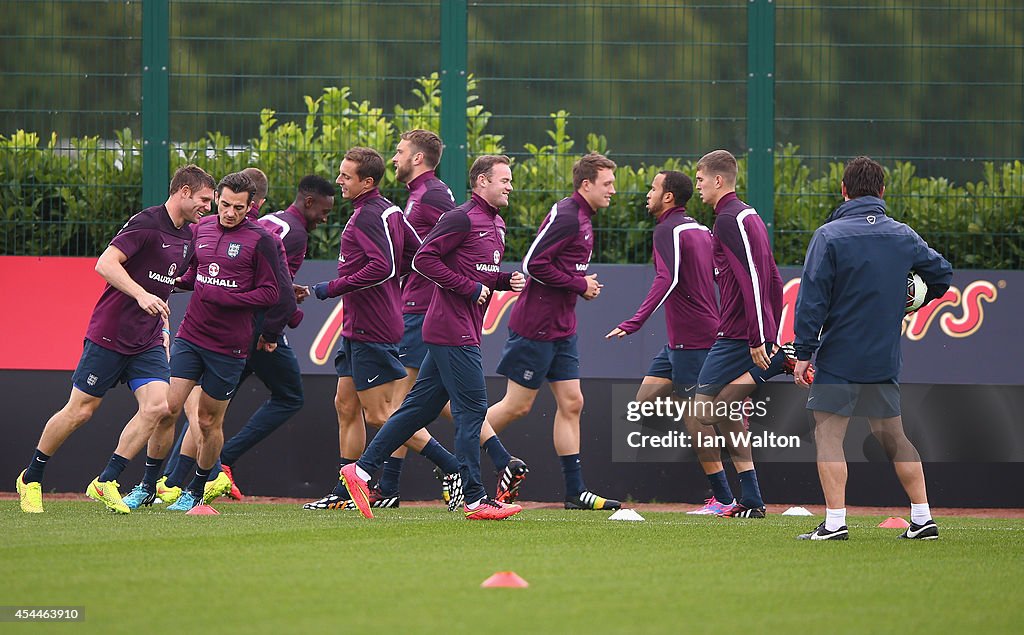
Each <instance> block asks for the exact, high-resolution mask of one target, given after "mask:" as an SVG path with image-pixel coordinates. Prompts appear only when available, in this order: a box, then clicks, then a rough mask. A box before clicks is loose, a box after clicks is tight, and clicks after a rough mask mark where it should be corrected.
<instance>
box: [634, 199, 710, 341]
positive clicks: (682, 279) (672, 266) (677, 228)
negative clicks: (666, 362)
mask: <svg viewBox="0 0 1024 635" xmlns="http://www.w3.org/2000/svg"><path fill="white" fill-rule="evenodd" d="M711 242H712V239H711V231H710V230H708V228H707V227H705V226H703V225H701V224H700V223H698V222H697V221H695V220H694V219H692V218H690V217H689V216H687V214H686V209H685V208H683V207H673V208H672V209H670V210H668V211H667V212H665V213H664V214H663V215H662V216H661V218H659V219H658V222H657V225H656V226H655V227H654V271H655V277H654V282H653V283H651V290H650V291H648V292H647V297H646V298H645V299H644V301H643V303H641V304H640V308H639V309H637V311H636V315H634V316H633V317H631V318H630V319H628V320H626V321H625V322H623V323H622V324H619V328H620V329H622V330H623V331H625V332H627V333H635V332H637V331H638V330H640V327H642V326H643V325H644V322H646V321H647V320H648V318H650V317H651V314H652V313H654V312H655V311H657V310H658V307H660V306H661V305H663V304H664V305H665V330H666V332H667V333H668V345H669V347H671V348H677V349H679V348H683V349H708V348H711V345H712V344H714V343H715V336H716V334H717V333H718V302H717V301H716V299H715V265H714V251H713V249H712V245H711Z"/></svg>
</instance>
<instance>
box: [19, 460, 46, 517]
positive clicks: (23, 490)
mask: <svg viewBox="0 0 1024 635" xmlns="http://www.w3.org/2000/svg"><path fill="white" fill-rule="evenodd" d="M25 471H26V470H22V471H21V474H19V475H18V482H17V483H16V484H15V486H16V487H17V489H18V498H20V499H21V511H23V512H25V513H26V514H42V513H43V486H42V484H41V483H38V482H35V483H26V482H25V481H24V480H23V479H24V478H25Z"/></svg>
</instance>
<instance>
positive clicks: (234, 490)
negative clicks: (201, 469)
mask: <svg viewBox="0 0 1024 635" xmlns="http://www.w3.org/2000/svg"><path fill="white" fill-rule="evenodd" d="M220 469H221V471H222V472H224V473H225V474H227V475H228V480H229V481H231V491H230V492H228V497H230V498H233V499H235V500H236V501H240V500H242V499H243V498H245V496H244V495H243V494H242V490H240V489H238V485H237V484H236V483H235V475H234V473H233V472H232V471H231V466H230V465H223V464H221V466H220Z"/></svg>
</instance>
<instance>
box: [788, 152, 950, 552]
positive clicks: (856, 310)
mask: <svg viewBox="0 0 1024 635" xmlns="http://www.w3.org/2000/svg"><path fill="white" fill-rule="evenodd" d="M841 190H842V194H843V199H844V201H845V202H844V203H843V204H842V205H840V206H839V207H838V208H837V209H836V210H835V211H834V212H832V214H831V215H829V217H828V218H827V219H825V224H824V225H822V226H821V227H819V228H818V229H817V230H816V231H815V232H814V235H813V236H812V237H811V243H810V245H809V246H808V247H807V257H806V258H805V259H804V270H803V274H802V276H801V278H800V293H799V295H798V297H797V301H796V322H795V325H794V328H795V331H796V341H795V346H796V355H797V359H798V360H799V361H798V362H797V365H796V369H795V370H794V375H795V380H796V383H797V384H798V385H800V386H804V387H810V391H811V392H810V395H809V397H808V399H807V408H808V410H811V411H812V412H813V414H814V422H815V428H814V441H815V444H816V446H817V461H818V477H819V478H820V480H821V489H822V490H823V491H824V494H825V520H824V522H822V523H821V524H820V525H818V526H817V527H816V528H815V529H814V530H813V531H811V532H809V533H806V534H801V535H800V536H799V538H800V539H803V540H846V539H847V538H848V537H849V531H848V530H847V527H846V476H847V468H846V455H845V454H844V453H843V439H844V437H845V436H846V426H847V424H848V423H849V421H850V417H852V416H864V417H867V418H868V422H869V423H870V425H871V432H872V434H874V435H875V438H877V439H878V441H879V442H880V443H881V444H882V447H883V448H885V451H886V454H887V455H888V456H889V460H890V461H892V462H893V465H894V466H895V468H896V476H897V477H898V478H899V480H900V484H901V485H903V489H904V491H906V493H907V496H908V497H909V498H910V527H908V528H907V530H906V531H904V532H903V533H902V534H901V535H900V538H910V539H916V540H932V539H935V538H938V537H939V528H938V526H937V525H936V524H935V521H934V520H932V516H931V511H930V510H929V507H928V494H927V492H926V488H925V480H924V469H923V468H922V467H921V457H920V455H919V454H918V453H917V449H916V448H915V447H914V444H913V443H911V441H910V439H908V438H907V435H906V434H905V433H904V431H903V419H902V417H901V410H900V387H899V383H898V382H899V372H900V366H901V365H902V355H901V353H900V335H901V328H900V327H901V324H902V322H903V318H904V315H905V311H906V286H907V272H909V271H911V270H913V271H916V272H917V273H918V274H919V275H920V276H921V278H922V279H924V281H925V283H926V284H927V285H928V293H927V295H926V296H925V302H926V303H927V302H930V301H932V300H934V299H935V298H938V297H941V296H942V295H943V294H945V293H946V289H948V288H949V284H950V282H952V280H953V268H952V267H951V266H950V264H949V262H947V261H946V259H945V258H943V257H942V256H941V255H939V254H938V253H936V251H935V250H934V249H932V248H930V247H929V246H928V243H926V242H925V241H924V240H922V238H921V237H920V236H918V235H917V232H915V231H914V230H913V229H911V228H910V227H909V226H907V225H904V224H903V223H900V222H898V221H895V220H893V219H892V218H890V217H889V216H888V214H887V210H886V206H885V202H884V201H883V200H882V196H883V195H884V194H885V173H884V172H883V171H882V166H880V165H879V164H878V163H876V162H874V161H872V160H871V159H869V158H868V157H857V158H855V159H853V160H852V161H850V162H849V163H848V164H847V165H846V169H845V170H844V171H843V181H842V185H841ZM819 333H820V335H819ZM815 352H816V353H817V369H818V370H817V374H816V376H815V377H814V384H813V385H810V386H809V385H808V382H807V378H806V376H805V372H806V370H807V368H808V366H809V364H810V359H811V357H812V356H814V355H815Z"/></svg>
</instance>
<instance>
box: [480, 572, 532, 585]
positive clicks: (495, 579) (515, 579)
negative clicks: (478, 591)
mask: <svg viewBox="0 0 1024 635" xmlns="http://www.w3.org/2000/svg"><path fill="white" fill-rule="evenodd" d="M480 586H481V587H483V588H488V587H514V588H525V587H528V586H530V583H529V582H527V581H526V580H524V579H522V578H520V577H519V576H518V575H517V574H516V572H515V571H499V572H497V573H495V574H494V575H492V576H491V577H489V578H487V579H486V580H484V581H483V582H481V583H480Z"/></svg>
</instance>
